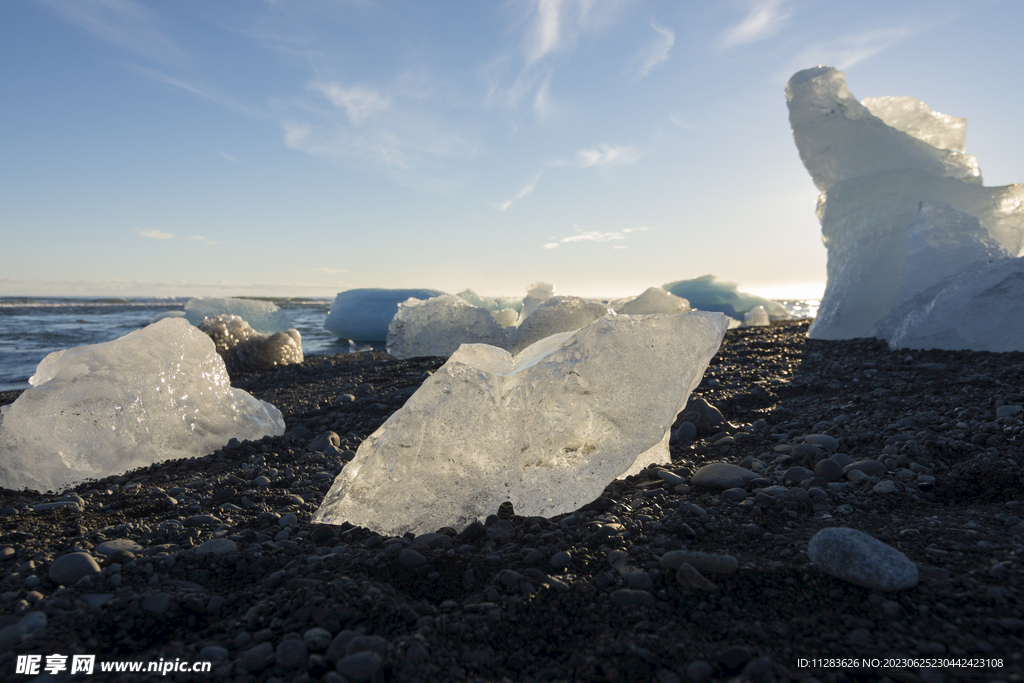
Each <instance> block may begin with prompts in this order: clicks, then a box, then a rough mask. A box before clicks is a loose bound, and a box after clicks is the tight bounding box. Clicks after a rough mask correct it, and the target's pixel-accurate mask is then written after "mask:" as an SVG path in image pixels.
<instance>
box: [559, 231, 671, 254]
mask: <svg viewBox="0 0 1024 683" xmlns="http://www.w3.org/2000/svg"><path fill="white" fill-rule="evenodd" d="M654 229H655V228H649V227H646V226H640V227H636V228H625V229H623V230H620V231H613V232H598V231H596V230H588V231H586V232H584V231H583V230H582V229H580V228H576V234H575V235H569V236H567V237H563V238H561V239H558V240H556V241H554V242H548V243H547V244H545V245H544V248H545V249H557V248H558V246H559V245H561V244H571V243H572V242H613V241H616V240H624V239H626V235H628V234H629V233H631V232H644V231H647V230H654ZM616 248H622V247H616Z"/></svg>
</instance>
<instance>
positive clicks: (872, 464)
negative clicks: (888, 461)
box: [843, 460, 889, 477]
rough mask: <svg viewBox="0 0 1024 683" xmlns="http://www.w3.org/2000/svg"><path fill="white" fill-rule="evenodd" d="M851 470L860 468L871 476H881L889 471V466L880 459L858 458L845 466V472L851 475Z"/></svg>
mask: <svg viewBox="0 0 1024 683" xmlns="http://www.w3.org/2000/svg"><path fill="white" fill-rule="evenodd" d="M851 470H860V471H861V472H863V473H864V474H866V475H868V476H869V477H881V476H882V475H884V474H886V473H888V471H889V468H888V467H886V466H885V463H884V462H881V461H879V460H858V461H856V462H852V463H850V464H849V465H847V466H846V467H844V468H843V472H844V473H845V474H846V475H847V476H849V473H850V471H851Z"/></svg>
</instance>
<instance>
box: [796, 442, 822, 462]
mask: <svg viewBox="0 0 1024 683" xmlns="http://www.w3.org/2000/svg"><path fill="white" fill-rule="evenodd" d="M819 453H821V447H820V446H816V445H815V444H813V443H798V444H796V445H795V446H793V448H792V449H791V450H790V451H789V455H790V457H792V458H794V459H795V460H798V461H800V462H805V461H807V460H809V459H812V458H814V456H816V455H818V454H819Z"/></svg>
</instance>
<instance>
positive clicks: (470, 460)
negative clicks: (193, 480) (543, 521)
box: [313, 312, 726, 535]
mask: <svg viewBox="0 0 1024 683" xmlns="http://www.w3.org/2000/svg"><path fill="white" fill-rule="evenodd" d="M725 328H726V320H725V316H722V315H721V314H717V313H703V312H691V313H685V314H682V315H673V316H668V315H654V316H643V317H633V316H613V317H606V318H601V319H599V320H598V321H596V322H594V323H593V324H591V325H589V326H588V327H586V328H584V329H581V330H577V331H576V332H567V333H563V334H558V335H554V336H551V337H548V338H546V339H544V340H542V341H540V342H538V343H537V344H534V345H533V346H531V347H529V348H528V349H526V350H525V351H523V352H522V353H520V354H519V355H517V356H515V357H514V358H513V356H512V355H511V354H509V353H508V352H507V351H503V350H502V349H498V348H496V347H493V346H487V345H483V344H468V345H465V346H463V347H461V348H460V349H459V350H458V351H456V352H455V354H454V355H453V356H452V357H451V358H450V359H449V360H448V362H447V363H445V365H444V366H442V367H441V368H440V369H439V370H438V371H436V372H435V373H434V374H433V375H431V376H430V377H429V378H428V379H427V380H426V381H425V382H424V383H423V385H422V386H421V387H420V389H419V390H418V391H417V392H416V393H415V394H413V395H412V396H411V397H410V398H409V400H408V402H407V403H406V404H405V405H404V406H403V407H402V408H401V409H400V410H399V411H398V412H396V413H395V414H393V415H392V416H391V417H390V418H388V420H387V422H385V423H384V424H383V425H382V426H381V427H380V429H378V430H377V431H376V432H374V433H373V434H371V435H370V436H369V437H368V438H367V439H366V440H365V441H364V442H363V443H362V445H361V446H360V447H359V450H358V452H357V453H356V456H355V458H354V459H353V460H352V462H350V463H349V464H348V465H346V466H345V468H344V469H343V470H342V471H341V474H339V475H338V477H337V478H336V479H335V481H334V485H333V486H332V487H331V489H330V491H329V492H328V493H327V496H326V497H325V498H324V500H323V504H322V505H321V506H320V509H319V510H318V511H317V512H316V514H315V515H314V517H313V521H316V522H324V523H329V524H341V523H342V522H346V521H347V522H351V523H352V524H357V525H360V526H365V527H369V528H371V529H373V530H375V531H377V532H379V533H383V534H389V535H400V534H404V533H406V532H409V531H412V532H415V533H424V532H430V531H436V530H437V529H439V528H441V527H445V526H450V527H454V528H461V527H463V526H465V525H466V524H468V523H470V522H472V521H474V520H477V519H481V520H482V519H484V518H485V517H486V516H487V515H488V514H491V513H493V512H494V511H495V510H497V509H498V506H499V505H501V504H502V503H504V502H505V501H511V502H512V505H513V507H514V509H515V511H516V513H517V514H520V515H526V516H532V515H540V516H552V515H557V514H560V513H563V512H569V511H571V510H575V509H577V508H578V507H579V506H581V505H583V504H585V503H588V502H590V501H591V500H593V499H594V498H596V497H597V496H598V495H600V493H601V492H602V491H603V490H604V487H605V486H607V484H608V483H609V482H611V481H612V480H613V479H615V478H616V477H620V476H623V475H626V474H627V473H635V472H638V471H639V470H640V469H641V468H643V467H645V466H647V465H648V464H651V463H654V462H667V461H668V459H669V453H668V438H669V430H670V428H671V426H672V422H673V420H674V419H675V416H676V414H677V413H679V411H680V410H682V409H683V407H684V406H685V405H686V400H687V398H688V397H689V395H690V392H691V391H692V390H693V388H694V387H695V386H696V385H697V383H698V382H699V381H700V378H701V376H702V375H703V374H704V370H705V369H706V368H707V365H708V363H709V361H710V360H711V357H712V356H714V354H715V352H716V351H717V350H718V347H719V345H720V344H721V342H722V337H723V335H724V334H725Z"/></svg>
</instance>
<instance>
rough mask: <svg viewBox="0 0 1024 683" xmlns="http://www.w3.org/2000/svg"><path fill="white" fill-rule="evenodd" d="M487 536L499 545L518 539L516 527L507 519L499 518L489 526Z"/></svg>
mask: <svg viewBox="0 0 1024 683" xmlns="http://www.w3.org/2000/svg"><path fill="white" fill-rule="evenodd" d="M487 538H489V539H490V540H492V541H494V542H495V543H497V544H498V545H505V544H506V543H511V542H512V541H514V540H516V528H515V527H514V526H512V523H511V522H509V521H508V520H507V519H499V520H498V521H496V522H495V523H494V524H492V525H491V526H489V527H487Z"/></svg>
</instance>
